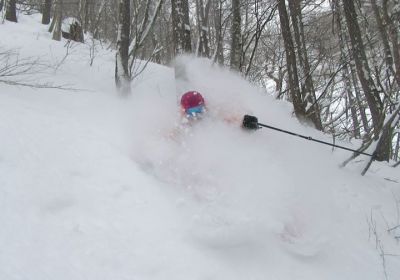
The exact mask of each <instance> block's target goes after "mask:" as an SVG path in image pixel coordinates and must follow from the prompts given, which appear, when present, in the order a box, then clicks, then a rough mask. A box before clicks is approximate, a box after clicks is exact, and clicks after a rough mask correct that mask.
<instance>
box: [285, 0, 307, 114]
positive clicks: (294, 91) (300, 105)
mask: <svg viewBox="0 0 400 280" xmlns="http://www.w3.org/2000/svg"><path fill="white" fill-rule="evenodd" d="M278 11H279V20H280V23H281V30H282V37H283V41H284V45H285V53H286V65H287V73H288V83H289V85H288V91H289V93H290V97H291V100H292V103H293V107H294V113H295V115H296V116H297V118H299V119H300V120H304V119H305V118H306V110H305V104H304V102H303V101H302V98H301V93H300V88H299V78H298V74H297V63H296V53H295V48H294V43H293V39H292V35H291V32H290V25H289V16H288V13H287V10H286V3H285V0H278Z"/></svg>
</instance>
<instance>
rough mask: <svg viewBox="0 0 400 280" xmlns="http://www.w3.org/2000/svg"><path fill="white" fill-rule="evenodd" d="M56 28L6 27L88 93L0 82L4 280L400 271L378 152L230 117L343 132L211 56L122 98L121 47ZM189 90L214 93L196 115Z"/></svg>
mask: <svg viewBox="0 0 400 280" xmlns="http://www.w3.org/2000/svg"><path fill="white" fill-rule="evenodd" d="M46 29H47V27H46V26H43V25H41V24H40V16H39V15H33V16H23V15H20V17H19V23H17V24H15V23H10V22H5V23H4V24H1V25H0V38H1V42H0V48H1V50H9V49H13V50H17V51H18V52H19V58H20V59H21V58H25V59H27V58H28V59H37V58H38V59H39V60H40V61H41V62H42V65H41V66H40V65H39V64H38V65H37V67H40V70H37V71H34V73H31V74H30V75H27V76H25V77H24V79H28V78H29V81H30V82H31V83H53V85H62V86H63V87H68V88H75V89H78V90H75V91H74V90H60V89H33V88H29V87H22V86H10V85H6V84H4V83H0V222H1V226H0V248H1V250H0V279H7V280H14V279H15V280H16V279H18V280H21V279H29V280H32V279H34V280H44V279H57V280H64V279H65V280H71V279H74V280H80V279H82V280H83V279H85V280H86V279H93V280H101V279H113V280H119V279H121V280H122V279H124V280H128V279H133V280H134V279H151V280H153V279H154V280H156V279H160V280H165V279H174V280H179V279H182V280H183V279H185V280H186V279H210V280H211V279H229V280H235V279H237V280H242V279H282V280H289V279H290V280H292V279H296V280H300V279H307V280H313V279H315V280H320V279H324V280H328V279H332V280H333V279H335V280H336V279H342V280H343V279H352V280H356V279H362V280H366V279H371V280H377V279H400V257H399V255H400V248H399V244H398V243H397V242H396V236H397V237H398V236H400V230H399V229H393V230H390V231H388V229H391V228H394V227H396V226H398V225H400V216H399V203H400V202H399V200H400V184H399V182H400V176H399V174H400V172H399V168H397V169H394V168H391V167H390V166H389V165H388V164H386V163H373V165H372V167H371V169H370V170H369V171H368V173H367V175H366V176H364V177H363V176H361V175H360V172H361V170H362V169H363V167H364V166H365V164H366V161H367V158H366V157H360V158H359V159H357V160H356V161H354V162H352V163H351V164H349V165H348V166H347V167H345V168H340V167H339V165H340V163H342V162H343V161H344V160H345V159H347V157H348V156H350V154H349V153H348V152H346V151H341V150H336V149H335V150H334V151H332V149H331V148H330V147H328V146H323V145H318V144H316V143H313V142H310V141H306V140H303V139H300V138H296V137H292V136H289V135H286V134H282V133H279V132H276V131H273V130H268V129H261V130H258V131H254V132H249V131H245V130H243V129H241V128H240V125H239V124H238V123H236V122H226V121H225V120H223V118H224V117H221V116H228V117H241V116H243V115H244V114H252V115H255V116H257V117H258V119H259V121H260V122H262V123H266V124H269V125H272V126H277V127H280V128H282V129H286V130H290V131H294V132H296V133H300V134H303V135H308V136H312V137H314V138H317V139H321V140H324V141H332V139H331V137H330V136H329V135H326V134H322V133H321V132H318V131H316V130H315V129H313V128H312V127H309V126H304V125H302V124H300V123H299V122H298V121H297V120H296V119H295V118H294V117H293V116H292V114H291V105H290V104H289V103H286V102H283V101H277V100H275V99H274V98H273V97H271V94H269V93H266V92H262V91H260V90H258V89H257V88H255V87H253V86H251V85H250V84H249V83H248V82H246V81H245V80H244V79H242V78H241V77H240V76H239V75H237V74H233V73H231V72H229V71H228V70H224V69H221V68H219V67H217V66H213V65H211V64H210V62H209V61H207V60H202V59H195V58H192V57H182V58H180V63H183V64H184V66H185V70H186V78H187V79H186V80H185V81H184V82H179V83H178V84H177V83H175V80H174V72H173V68H169V67H164V66H159V65H155V64H150V65H149V66H148V67H147V68H146V71H145V72H144V73H143V74H142V75H141V76H140V77H139V78H138V79H137V80H135V81H134V83H133V84H132V96H130V97H120V96H119V95H118V94H117V92H116V91H115V86H114V72H113V71H114V63H115V61H114V59H115V55H114V52H113V51H109V50H105V49H103V50H97V53H96V57H95V59H94V62H93V66H91V67H90V57H89V52H90V46H89V45H85V44H78V43H75V44H72V46H69V48H67V46H66V41H61V42H56V41H52V40H51V39H50V37H51V36H50V34H49V33H47V31H46ZM67 51H68V55H67V56H66V53H67ZM60 62H62V63H60ZM43 65H46V67H43ZM2 66H3V65H0V68H1V67H2ZM0 79H1V78H0ZM14 79H15V78H14ZM177 88H178V89H179V93H177ZM184 89H192V90H196V91H199V92H201V93H202V94H203V96H204V97H205V99H206V104H207V114H206V116H205V117H204V118H203V119H202V120H199V121H197V122H196V123H195V124H193V125H187V124H182V118H181V115H180V109H179V105H178V104H179V98H180V93H183V92H182V91H183V90H184ZM339 144H341V145H345V146H348V147H352V148H357V147H358V144H357V143H353V144H352V143H350V142H339Z"/></svg>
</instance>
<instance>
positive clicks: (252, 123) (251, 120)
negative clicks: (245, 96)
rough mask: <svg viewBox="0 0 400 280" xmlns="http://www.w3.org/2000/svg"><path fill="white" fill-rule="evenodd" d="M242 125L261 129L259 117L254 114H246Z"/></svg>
mask: <svg viewBox="0 0 400 280" xmlns="http://www.w3.org/2000/svg"><path fill="white" fill-rule="evenodd" d="M242 127H244V128H247V129H259V128H260V127H259V126H258V119H257V118H256V117H254V116H249V115H245V116H244V117H243V122H242Z"/></svg>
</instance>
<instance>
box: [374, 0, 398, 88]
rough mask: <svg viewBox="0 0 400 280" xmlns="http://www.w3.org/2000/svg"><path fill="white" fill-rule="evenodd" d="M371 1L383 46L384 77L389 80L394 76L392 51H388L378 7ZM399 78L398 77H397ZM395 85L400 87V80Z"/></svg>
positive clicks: (386, 37) (385, 34)
mask: <svg viewBox="0 0 400 280" xmlns="http://www.w3.org/2000/svg"><path fill="white" fill-rule="evenodd" d="M370 1H371V6H372V9H373V11H374V15H375V19H376V23H377V27H378V31H379V35H380V37H381V40H382V45H383V50H384V52H385V63H386V76H387V79H388V80H389V79H390V75H394V76H396V75H395V72H394V69H393V56H392V51H391V50H390V45H389V40H388V36H387V33H386V29H385V26H384V23H383V20H382V17H381V13H380V11H379V7H378V5H377V3H376V0H370ZM399 78H400V77H399ZM397 84H398V85H399V86H400V80H397Z"/></svg>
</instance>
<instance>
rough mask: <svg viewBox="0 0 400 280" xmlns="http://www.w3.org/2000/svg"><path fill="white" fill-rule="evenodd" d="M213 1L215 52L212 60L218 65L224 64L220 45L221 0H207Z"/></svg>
mask: <svg viewBox="0 0 400 280" xmlns="http://www.w3.org/2000/svg"><path fill="white" fill-rule="evenodd" d="M208 1H212V2H213V3H214V5H215V6H214V28H215V54H214V61H216V62H218V63H219V64H220V65H223V64H224V53H223V47H222V36H223V34H222V3H221V0H215V1H214V0H208Z"/></svg>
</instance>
